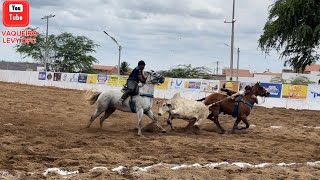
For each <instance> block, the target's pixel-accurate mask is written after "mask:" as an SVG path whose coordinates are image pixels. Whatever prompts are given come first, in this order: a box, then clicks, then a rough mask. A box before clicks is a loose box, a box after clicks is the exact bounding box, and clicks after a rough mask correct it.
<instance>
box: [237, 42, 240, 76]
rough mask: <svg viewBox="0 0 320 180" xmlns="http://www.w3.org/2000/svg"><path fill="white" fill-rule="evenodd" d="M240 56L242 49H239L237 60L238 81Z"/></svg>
mask: <svg viewBox="0 0 320 180" xmlns="http://www.w3.org/2000/svg"><path fill="white" fill-rule="evenodd" d="M239 56H240V48H238V60H237V81H239V59H240V58H239Z"/></svg>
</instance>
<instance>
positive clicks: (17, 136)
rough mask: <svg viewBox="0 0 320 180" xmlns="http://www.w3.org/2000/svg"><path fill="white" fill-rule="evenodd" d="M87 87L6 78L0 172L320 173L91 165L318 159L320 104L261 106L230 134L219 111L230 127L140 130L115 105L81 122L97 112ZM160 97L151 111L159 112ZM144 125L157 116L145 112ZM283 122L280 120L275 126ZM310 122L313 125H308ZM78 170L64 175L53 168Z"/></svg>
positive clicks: (317, 172)
mask: <svg viewBox="0 0 320 180" xmlns="http://www.w3.org/2000/svg"><path fill="white" fill-rule="evenodd" d="M84 93H85V92H84V91H76V90H64V89H58V88H48V87H36V86H27V85H18V84H10V83H0V100H1V101H0V102H1V108H0V178H2V179H43V178H47V179H62V178H70V179H92V178H95V179H288V178H289V179H320V166H318V167H317V166H314V167H311V166H307V165H297V166H291V167H278V166H272V167H267V168H240V167H233V166H230V167H221V168H215V169H208V168H187V169H180V170H175V171H174V170H171V169H168V168H164V167H159V168H155V169H153V170H151V171H149V172H145V173H136V174H131V173H129V172H128V173H126V172H124V174H118V173H116V172H113V171H110V170H109V171H90V169H92V168H93V167H98V166H102V167H108V168H115V167H118V166H126V167H133V166H141V167H142V166H148V165H153V164H157V163H167V164H194V163H199V164H206V163H209V162H229V163H234V162H246V163H252V164H260V163H275V164H276V163H303V164H305V163H306V162H315V161H320V129H317V128H313V127H319V126H320V112H319V111H318V112H317V111H296V110H286V109H266V108H262V107H255V108H254V109H253V111H252V114H251V115H250V116H249V122H250V123H251V124H254V125H256V126H255V127H250V128H249V129H248V130H245V131H241V132H237V133H236V134H231V133H230V129H231V127H232V124H233V123H234V119H232V118H231V117H230V116H221V118H220V122H221V123H222V126H223V127H225V129H228V132H227V133H226V134H223V135H221V134H218V133H217V132H218V129H217V128H216V126H215V125H214V124H213V123H212V122H211V121H206V122H205V123H204V124H203V125H202V126H201V133H200V134H194V133H193V132H192V131H186V130H185V129H184V128H183V127H184V126H186V122H184V121H183V120H174V125H175V127H177V129H176V130H175V131H171V130H170V128H169V127H168V126H167V125H166V124H165V123H164V117H161V118H160V121H161V123H162V124H163V126H164V127H165V128H166V129H167V133H166V134H162V133H161V132H159V131H158V130H155V131H153V132H143V134H144V135H145V136H146V138H140V137H138V136H137V135H136V134H137V119H136V115H135V114H130V113H123V112H119V111H117V112H115V113H114V114H113V115H112V116H111V117H110V118H109V119H108V120H107V121H106V122H105V123H104V127H103V128H102V129H100V128H99V119H97V120H96V121H95V122H94V123H93V125H92V127H91V128H90V129H82V128H83V127H84V126H85V124H86V123H87V122H88V120H89V118H90V116H91V114H92V113H93V112H94V109H95V105H93V106H90V105H89V104H88V103H87V102H86V101H85V100H84V98H83V97H84ZM156 107H157V106H156V105H155V106H154V109H153V111H154V112H157V109H156ZM143 121H144V125H147V124H148V123H150V122H151V121H150V120H149V119H147V118H146V117H145V118H144V120H143ZM271 126H281V128H271ZM304 126H308V127H309V128H307V127H304ZM54 167H57V168H62V169H65V170H69V171H75V170H78V171H79V174H77V175H73V176H67V177H62V176H60V175H55V174H50V175H48V176H46V177H44V176H43V172H45V171H46V169H47V168H54Z"/></svg>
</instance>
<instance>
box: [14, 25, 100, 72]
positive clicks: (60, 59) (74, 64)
mask: <svg viewBox="0 0 320 180" xmlns="http://www.w3.org/2000/svg"><path fill="white" fill-rule="evenodd" d="M28 29H32V28H28ZM36 41H37V42H36V43H35V44H31V43H29V44H23V43H19V44H17V45H16V46H15V48H16V52H18V53H20V54H21V55H22V56H23V58H26V57H31V58H32V59H34V61H36V62H38V63H41V64H44V61H45V50H46V43H45V35H44V34H39V35H38V36H37V37H36ZM96 47H98V45H97V44H95V43H94V42H93V41H92V40H90V39H88V38H87V37H85V36H74V35H72V34H71V33H61V34H59V35H57V36H56V35H50V36H49V37H48V59H47V69H49V70H55V71H60V72H88V71H89V72H90V71H91V70H92V65H93V63H96V62H98V61H97V59H96V58H94V57H93V56H91V55H90V53H93V52H95V48H96Z"/></svg>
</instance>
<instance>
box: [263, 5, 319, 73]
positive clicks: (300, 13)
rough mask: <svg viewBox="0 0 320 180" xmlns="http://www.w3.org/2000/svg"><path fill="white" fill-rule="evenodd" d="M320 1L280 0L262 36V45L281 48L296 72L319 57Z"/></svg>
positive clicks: (278, 49)
mask: <svg viewBox="0 0 320 180" xmlns="http://www.w3.org/2000/svg"><path fill="white" fill-rule="evenodd" d="M319 43H320V1H319V0H276V1H275V3H274V4H273V5H272V6H271V8H270V10H269V17H268V21H267V22H266V24H265V26H264V32H263V34H262V35H261V36H260V39H259V47H260V48H261V49H262V51H264V52H266V53H269V52H270V50H271V49H276V50H277V51H278V52H279V51H281V55H280V58H282V59H284V65H285V66H287V65H289V66H291V67H292V68H293V69H294V70H295V71H296V72H301V71H304V70H305V67H306V66H307V65H310V64H312V63H315V62H316V61H318V59H319V55H318V54H317V52H316V51H317V50H318V48H319Z"/></svg>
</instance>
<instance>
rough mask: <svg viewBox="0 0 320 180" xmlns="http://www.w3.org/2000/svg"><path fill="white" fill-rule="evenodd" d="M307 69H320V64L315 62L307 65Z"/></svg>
mask: <svg viewBox="0 0 320 180" xmlns="http://www.w3.org/2000/svg"><path fill="white" fill-rule="evenodd" d="M305 71H320V64H313V65H310V66H307V67H306V69H305Z"/></svg>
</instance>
